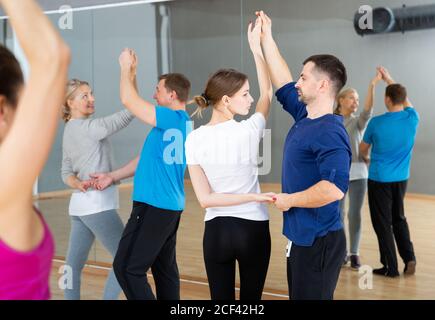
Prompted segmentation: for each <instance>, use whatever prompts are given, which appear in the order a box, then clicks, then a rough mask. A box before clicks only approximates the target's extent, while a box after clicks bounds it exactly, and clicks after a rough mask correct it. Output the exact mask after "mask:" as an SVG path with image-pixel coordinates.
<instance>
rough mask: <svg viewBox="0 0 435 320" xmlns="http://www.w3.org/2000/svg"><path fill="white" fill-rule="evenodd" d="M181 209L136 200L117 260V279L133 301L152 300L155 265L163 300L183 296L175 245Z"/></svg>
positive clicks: (155, 275) (120, 243)
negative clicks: (169, 208) (152, 280)
mask: <svg viewBox="0 0 435 320" xmlns="http://www.w3.org/2000/svg"><path fill="white" fill-rule="evenodd" d="M180 215H181V211H172V210H165V209H160V208H156V207H153V206H151V205H148V204H146V203H142V202H137V201H134V202H133V210H132V212H131V216H130V219H129V220H128V223H127V225H126V226H125V229H124V233H123V234H122V237H121V241H120V242H119V247H118V251H117V253H116V256H115V260H114V262H113V268H114V271H115V275H116V278H117V279H118V282H119V284H120V286H121V288H122V290H123V291H124V293H125V295H126V297H127V299H129V300H133V299H134V300H152V299H155V297H154V294H153V292H152V290H151V287H150V285H149V283H148V280H147V271H148V269H149V268H151V272H152V274H153V277H154V282H155V285H156V295H157V299H159V300H179V299H180V277H179V274H178V267H177V260H176V253H175V245H176V238H177V230H178V224H179V221H180Z"/></svg>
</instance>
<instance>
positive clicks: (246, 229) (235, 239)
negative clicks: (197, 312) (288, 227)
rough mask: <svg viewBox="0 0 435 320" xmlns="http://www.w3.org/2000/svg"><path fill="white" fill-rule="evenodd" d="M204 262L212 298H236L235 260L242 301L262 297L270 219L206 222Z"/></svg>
mask: <svg viewBox="0 0 435 320" xmlns="http://www.w3.org/2000/svg"><path fill="white" fill-rule="evenodd" d="M203 248H204V261H205V268H206V271H207V277H208V283H209V285H210V294H211V298H212V300H234V299H235V290H234V287H235V274H236V260H237V261H238V263H239V270H240V300H260V299H261V295H262V292H263V286H264V282H265V280H266V274H267V268H268V266H269V258H270V233H269V221H253V220H246V219H240V218H234V217H218V218H214V219H212V220H210V221H207V222H206V223H205V231H204V240H203Z"/></svg>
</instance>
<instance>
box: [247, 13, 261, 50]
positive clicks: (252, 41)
mask: <svg viewBox="0 0 435 320" xmlns="http://www.w3.org/2000/svg"><path fill="white" fill-rule="evenodd" d="M248 42H249V47H250V48H251V51H252V52H253V53H261V44H260V42H261V18H260V17H257V19H255V22H254V24H252V22H250V23H249V25H248Z"/></svg>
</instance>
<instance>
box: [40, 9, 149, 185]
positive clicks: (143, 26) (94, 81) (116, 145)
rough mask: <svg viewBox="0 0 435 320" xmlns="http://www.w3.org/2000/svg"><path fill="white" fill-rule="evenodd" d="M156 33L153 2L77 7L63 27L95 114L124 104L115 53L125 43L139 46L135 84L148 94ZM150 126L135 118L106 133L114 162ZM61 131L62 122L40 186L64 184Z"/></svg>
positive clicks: (74, 70)
mask: <svg viewBox="0 0 435 320" xmlns="http://www.w3.org/2000/svg"><path fill="white" fill-rule="evenodd" d="M58 17H59V15H50V19H52V21H53V23H57V18H58ZM155 33H156V32H155V7H154V5H149V4H145V5H138V6H134V7H120V8H110V9H103V10H97V11H86V12H76V13H75V14H74V29H73V30H61V34H62V37H63V38H64V39H65V40H66V41H67V43H68V44H69V46H70V48H71V50H72V63H71V67H70V72H69V77H70V78H79V79H82V80H86V81H88V82H89V83H90V84H91V86H92V87H93V90H94V93H95V99H96V103H95V106H96V112H95V117H101V116H106V115H109V114H111V113H113V112H116V111H120V110H123V107H122V105H121V102H120V98H119V63H118V57H119V54H120V53H121V51H122V49H123V48H125V47H131V48H133V49H135V50H136V51H137V53H138V56H139V67H138V86H139V90H140V93H141V95H142V96H143V97H144V98H147V99H149V100H152V95H153V91H154V87H155V84H156V81H157V56H156V44H155V43H156V41H155ZM149 130H150V127H149V126H146V125H144V124H142V123H141V122H139V121H137V120H134V121H133V122H132V124H131V125H130V126H129V127H127V128H126V129H124V130H122V131H121V132H119V133H118V134H115V135H113V136H112V137H111V138H110V140H111V142H112V146H113V151H114V155H115V162H116V163H117V165H122V164H124V163H126V162H127V161H129V160H131V159H132V158H133V157H134V156H136V155H137V154H138V153H139V152H140V150H141V148H142V144H143V141H144V139H145V137H146V135H147V133H148V132H149ZM62 135H63V124H61V125H60V127H59V130H58V133H57V136H56V141H55V144H54V146H53V149H52V152H51V154H50V157H49V159H48V162H47V164H46V166H45V168H44V171H43V173H42V174H41V176H40V178H39V192H47V191H53V190H61V189H65V188H67V187H66V186H65V185H64V184H63V182H62V180H61V178H60V168H61V161H62Z"/></svg>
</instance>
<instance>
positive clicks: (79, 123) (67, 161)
mask: <svg viewBox="0 0 435 320" xmlns="http://www.w3.org/2000/svg"><path fill="white" fill-rule="evenodd" d="M133 119H134V116H133V115H132V114H131V113H130V111H128V110H123V111H120V112H117V113H114V114H112V115H110V116H107V117H104V118H98V119H92V118H86V119H73V120H70V121H68V122H67V123H66V125H65V130H64V132H63V145H62V169H61V174H62V180H63V182H64V183H65V184H66V181H67V178H68V177H69V176H71V175H76V176H77V177H78V178H79V179H80V180H87V179H89V174H91V173H95V172H109V171H112V169H113V155H112V148H111V145H110V142H109V140H108V137H109V136H110V135H112V134H114V133H116V132H117V131H119V130H121V129H123V128H125V127H126V126H127V125H128V124H129V123H130V122H131V121H132V120H133Z"/></svg>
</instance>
